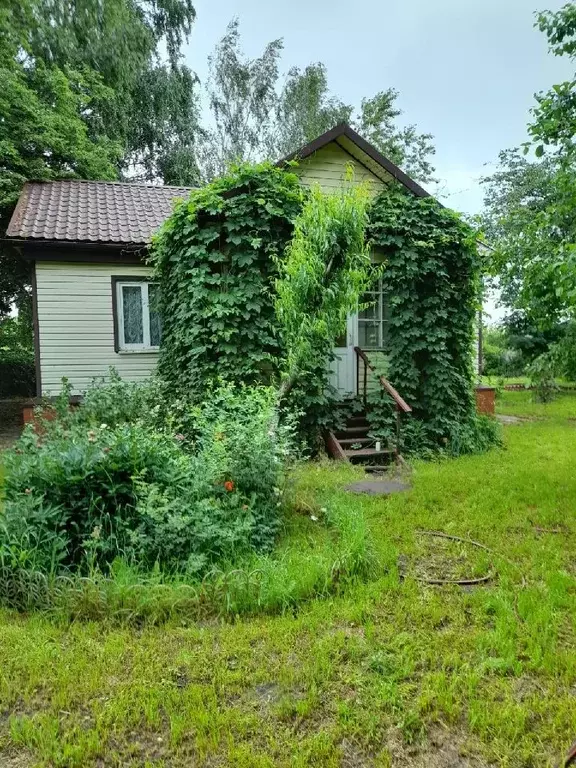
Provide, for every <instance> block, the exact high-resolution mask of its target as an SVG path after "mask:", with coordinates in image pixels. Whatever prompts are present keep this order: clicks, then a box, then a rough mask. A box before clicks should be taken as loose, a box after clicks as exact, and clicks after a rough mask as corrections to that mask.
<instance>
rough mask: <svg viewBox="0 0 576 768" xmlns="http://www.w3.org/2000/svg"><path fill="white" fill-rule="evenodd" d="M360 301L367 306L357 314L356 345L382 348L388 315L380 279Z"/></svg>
mask: <svg viewBox="0 0 576 768" xmlns="http://www.w3.org/2000/svg"><path fill="white" fill-rule="evenodd" d="M360 303H361V304H369V306H368V307H366V309H363V310H362V311H361V312H359V314H358V346H359V347H361V348H362V349H384V348H385V347H386V343H387V340H388V324H389V315H388V307H387V306H386V303H385V301H384V295H383V291H382V280H381V279H380V280H378V282H377V283H376V285H375V286H374V287H373V288H372V289H371V290H370V291H368V292H367V293H365V294H364V296H362V298H361V299H360Z"/></svg>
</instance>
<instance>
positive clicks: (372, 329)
mask: <svg viewBox="0 0 576 768" xmlns="http://www.w3.org/2000/svg"><path fill="white" fill-rule="evenodd" d="M358 344H359V346H360V347H363V348H364V349H374V348H378V347H379V346H380V323H379V322H377V321H364V322H359V323H358Z"/></svg>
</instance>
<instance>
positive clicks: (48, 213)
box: [6, 124, 428, 395]
mask: <svg viewBox="0 0 576 768" xmlns="http://www.w3.org/2000/svg"><path fill="white" fill-rule="evenodd" d="M293 157H294V158H295V157H297V158H299V161H300V162H299V165H298V166H297V168H296V169H295V170H296V172H297V173H298V174H299V175H300V177H301V180H302V184H304V185H311V184H313V183H318V184H319V185H320V186H321V187H322V188H323V189H325V190H328V191H329V190H334V189H337V188H339V187H340V185H341V184H342V182H343V178H344V175H345V172H346V168H347V165H348V164H350V163H351V164H352V165H353V167H354V172H355V173H354V178H355V181H356V182H357V183H360V182H367V183H368V184H369V186H370V187H371V188H372V189H373V191H374V193H375V194H376V193H377V192H378V191H379V190H380V189H382V188H383V186H384V185H385V184H391V183H399V184H402V185H404V186H405V187H406V188H407V189H409V190H410V191H411V192H412V193H413V194H415V195H419V196H427V195H428V193H427V192H426V191H425V190H424V189H422V187H420V186H419V185H418V184H417V183H416V182H414V181H412V179H410V178H409V177H408V176H407V175H406V174H405V173H403V172H402V171H401V170H400V169H399V168H397V167H396V166H395V165H394V164H393V163H391V162H390V161H389V160H387V159H386V158H385V157H384V156H383V155H382V154H381V153H380V152H378V151H377V150H376V149H375V148H374V147H373V146H371V145H370V144H369V143H368V142H366V141H365V140H364V139H363V138H362V137H361V136H359V135H358V134H357V133H356V132H355V131H353V130H352V129H351V128H350V127H349V126H348V125H346V124H341V125H338V126H336V127H335V128H333V129H332V130H330V131H328V132H327V133H324V134H323V135H322V136H319V137H318V138H317V139H315V140H314V141H312V142H311V143H309V144H308V145H306V146H305V147H303V148H301V149H300V150H298V151H297V152H295V153H293V155H291V156H290V157H289V158H283V160H281V161H279V162H280V163H282V162H285V161H286V160H288V159H291V158H293ZM189 192H190V190H189V189H188V188H185V187H168V186H165V187H159V186H149V185H143V184H132V183H120V182H99V181H75V180H73V181H53V182H34V181H31V182H27V183H26V184H25V185H24V189H23V191H22V194H21V196H20V199H19V201H18V204H17V206H16V209H15V211H14V214H13V216H12V219H11V221H10V224H9V226H8V229H7V232H6V240H7V241H9V242H10V243H12V245H13V246H14V247H15V248H16V249H17V250H18V251H19V252H20V254H21V255H22V257H23V258H25V259H29V260H31V261H32V262H33V264H34V271H33V304H34V344H35V354H36V380H37V390H38V395H55V394H57V393H58V391H59V390H60V387H61V379H62V377H63V376H65V377H67V379H68V380H69V382H70V384H71V386H72V389H73V393H74V394H76V395H79V394H81V393H82V391H84V390H85V389H86V388H87V387H88V385H89V384H90V382H91V381H92V380H93V379H94V377H102V376H106V375H107V374H108V370H109V367H110V366H114V367H115V368H116V369H117V370H118V372H119V373H120V375H121V376H122V377H123V378H126V379H131V380H136V381H138V380H143V379H145V378H146V377H148V376H149V375H150V374H151V373H152V372H153V371H154V368H155V366H156V362H157V359H158V348H159V343H160V334H161V329H160V324H159V320H158V317H157V315H156V313H155V311H154V291H155V285H154V283H152V282H150V280H149V275H150V268H149V267H148V266H146V264H145V256H146V250H147V244H148V243H149V241H150V238H151V236H152V234H153V233H154V231H155V230H156V229H157V228H158V227H159V226H160V225H161V224H162V222H163V221H164V220H165V219H166V218H167V217H168V216H169V215H170V213H171V210H172V206H173V203H174V201H175V200H176V199H177V198H183V197H187V195H188V194H189ZM371 299H373V300H374V305H373V307H371V308H370V309H369V310H366V311H364V312H363V313H361V314H360V315H359V316H356V315H355V316H353V317H350V318H349V321H348V327H347V333H346V335H345V338H342V339H341V340H340V342H339V346H338V348H337V350H336V361H335V364H334V369H333V377H334V384H335V385H336V386H337V388H338V389H339V390H340V391H341V392H343V393H345V392H353V391H355V389H356V375H357V358H356V353H355V352H354V348H355V347H356V346H360V347H362V348H365V349H378V348H381V347H382V346H383V339H384V335H385V326H386V322H387V321H386V317H385V313H384V306H383V302H382V296H381V286H375V288H374V291H373V292H372V296H371Z"/></svg>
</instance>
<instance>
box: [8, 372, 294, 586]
mask: <svg viewBox="0 0 576 768" xmlns="http://www.w3.org/2000/svg"><path fill="white" fill-rule="evenodd" d="M129 390H130V393H131V395H128V392H129ZM150 392H151V390H150V388H148V389H145V388H139V387H138V386H136V385H130V386H129V387H128V388H126V387H124V386H123V385H121V384H119V382H118V381H116V380H115V381H113V382H112V383H111V385H109V387H108V389H107V388H106V387H102V388H99V389H97V390H96V389H95V390H93V391H92V394H90V395H89V396H87V398H86V402H85V403H84V404H83V405H81V406H80V407H79V408H77V409H75V410H74V412H72V413H69V412H68V411H67V410H66V411H65V412H63V413H62V418H61V419H58V420H56V421H53V422H47V423H46V424H44V425H43V428H42V430H40V434H37V433H35V432H34V430H33V429H32V428H31V427H28V428H27V429H26V430H25V433H24V435H23V437H22V438H21V439H20V440H19V442H18V443H17V445H16V446H15V448H14V449H13V450H12V451H11V452H10V453H8V454H7V457H6V462H5V464H6V479H5V488H4V490H5V504H4V510H3V512H2V513H0V565H2V566H4V567H12V568H13V567H26V568H33V569H38V570H42V571H43V572H50V573H52V572H57V571H58V570H61V569H62V568H73V569H80V570H83V569H84V570H85V569H87V568H88V567H89V566H98V567H104V566H106V565H107V564H109V563H110V562H112V561H113V560H114V559H115V558H117V557H122V558H124V559H125V560H128V561H129V562H131V563H133V564H136V565H138V566H142V567H146V568H150V567H152V566H154V565H155V564H156V563H157V564H159V566H160V567H162V568H164V569H169V570H179V571H188V572H194V573H196V572H199V571H202V570H204V569H205V568H207V567H208V566H209V565H210V564H211V563H214V562H219V561H222V560H233V559H234V558H235V557H237V556H238V555H239V554H242V553H244V552H247V551H249V550H252V549H256V550H265V549H267V548H269V547H270V546H271V545H272V543H273V542H274V538H275V536H276V533H277V531H278V529H279V526H280V509H281V507H280V500H279V498H280V493H281V491H280V488H281V483H282V472H283V466H284V463H285V459H286V458H287V457H288V454H289V451H288V440H289V437H290V435H289V430H288V428H286V427H284V428H283V430H282V431H281V432H280V433H279V434H278V435H277V436H276V439H274V440H273V439H272V438H271V436H270V434H269V429H268V425H269V423H270V419H271V414H272V408H273V392H271V391H270V390H268V389H266V388H256V389H248V388H234V387H232V386H227V387H222V388H218V389H216V390H214V392H213V393H212V397H211V398H210V400H209V403H208V404H207V405H205V406H197V407H195V408H193V409H189V414H188V418H187V419H186V422H187V424H188V427H189V431H188V432H187V433H183V432H178V433H174V432H173V431H172V429H171V428H170V427H171V424H170V418H169V416H167V415H164V416H163V415H162V413H164V412H165V413H167V412H168V411H169V408H166V404H165V403H164V404H163V405H162V408H161V409H160V408H159V409H157V411H154V407H148V408H147V409H144V410H142V403H143V401H144V400H143V399H144V398H148V397H149V396H150ZM131 397H132V398H133V400H134V401H135V403H136V404H137V405H138V408H137V407H136V406H135V404H134V403H133V402H129V401H130V398H131ZM118 399H121V400H122V401H123V402H122V408H120V406H119V405H118V404H116V400H118ZM105 402H108V404H109V408H108V412H109V413H110V414H111V415H112V416H113V418H112V419H111V421H114V422H116V423H114V424H109V423H108V422H106V421H102V422H100V423H99V424H97V423H95V421H96V420H95V416H98V418H102V417H103V415H104V414H103V410H102V409H101V407H100V405H101V404H102V403H105ZM148 406H151V403H150V402H148ZM136 416H139V417H142V418H138V419H136Z"/></svg>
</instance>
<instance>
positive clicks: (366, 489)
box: [345, 480, 410, 496]
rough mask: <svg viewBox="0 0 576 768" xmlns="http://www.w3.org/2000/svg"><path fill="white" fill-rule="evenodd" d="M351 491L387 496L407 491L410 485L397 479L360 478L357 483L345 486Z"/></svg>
mask: <svg viewBox="0 0 576 768" xmlns="http://www.w3.org/2000/svg"><path fill="white" fill-rule="evenodd" d="M345 490H346V491H351V492H352V493H367V494H369V495H370V496H389V495H390V494H391V493H402V491H409V490H410V486H409V485H406V483H401V482H400V481H398V480H361V481H360V482H359V483H351V484H350V485H347V486H346V488H345Z"/></svg>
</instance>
